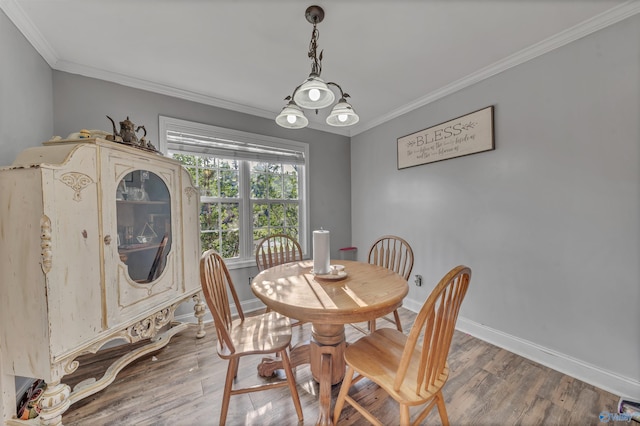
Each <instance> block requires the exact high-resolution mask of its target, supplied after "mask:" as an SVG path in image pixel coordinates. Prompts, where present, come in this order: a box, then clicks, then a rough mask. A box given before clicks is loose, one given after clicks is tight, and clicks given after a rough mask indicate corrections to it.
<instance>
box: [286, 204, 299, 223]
mask: <svg viewBox="0 0 640 426" xmlns="http://www.w3.org/2000/svg"><path fill="white" fill-rule="evenodd" d="M298 215H299V212H298V205H297V204H287V206H286V210H285V224H286V225H287V226H295V227H296V228H297V227H298V224H299V223H300V221H299V219H298Z"/></svg>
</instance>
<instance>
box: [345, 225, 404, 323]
mask: <svg viewBox="0 0 640 426" xmlns="http://www.w3.org/2000/svg"><path fill="white" fill-rule="evenodd" d="M368 262H369V263H371V264H373V265H378V266H383V267H385V268H387V269H391V270H392V271H394V272H396V273H398V274H399V275H400V276H402V277H403V278H404V279H405V280H407V281H409V278H410V277H411V271H412V270H413V250H412V249H411V246H410V245H409V243H408V242H407V241H406V240H404V239H402V238H400V237H396V236H395V235H384V236H382V237H380V238H378V239H377V240H376V242H374V243H373V244H372V245H371V248H370V249H369V257H368ZM381 318H382V319H384V320H386V321H389V322H391V323H392V324H395V326H396V328H397V329H398V331H402V323H401V322H400V315H399V314H398V310H397V309H396V310H395V311H393V319H391V318H389V317H387V316H383V317H381ZM356 328H358V327H356ZM358 329H359V328H358ZM375 329H376V320H375V319H373V320H371V321H369V332H373V331H375ZM360 331H363V330H361V329H360ZM363 332H364V331H363Z"/></svg>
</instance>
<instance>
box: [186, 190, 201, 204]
mask: <svg viewBox="0 0 640 426" xmlns="http://www.w3.org/2000/svg"><path fill="white" fill-rule="evenodd" d="M184 193H185V195H186V196H187V201H188V203H189V204H191V197H194V196H196V195H198V191H197V190H196V189H195V188H194V187H192V186H188V187H186V188H185V189H184Z"/></svg>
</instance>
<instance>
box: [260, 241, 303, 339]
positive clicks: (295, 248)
mask: <svg viewBox="0 0 640 426" xmlns="http://www.w3.org/2000/svg"><path fill="white" fill-rule="evenodd" d="M299 260H302V247H300V243H298V242H297V241H296V240H295V239H294V238H293V237H291V236H289V235H286V234H273V235H269V236H267V237H265V238H263V239H262V240H261V241H260V242H259V243H258V246H257V247H256V265H258V270H259V271H264V270H265V269H267V268H271V267H272V266H276V265H282V264H283V263H289V262H296V261H299ZM267 312H269V308H267ZM302 324H304V322H303V321H298V320H295V319H292V320H291V325H292V326H294V327H295V326H298V325H302Z"/></svg>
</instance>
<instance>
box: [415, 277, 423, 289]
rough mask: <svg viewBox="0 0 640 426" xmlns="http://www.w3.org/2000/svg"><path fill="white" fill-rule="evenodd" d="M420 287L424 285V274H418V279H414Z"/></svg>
mask: <svg viewBox="0 0 640 426" xmlns="http://www.w3.org/2000/svg"><path fill="white" fill-rule="evenodd" d="M414 283H416V285H417V286H418V287H421V286H422V275H416V279H415V281H414Z"/></svg>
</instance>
